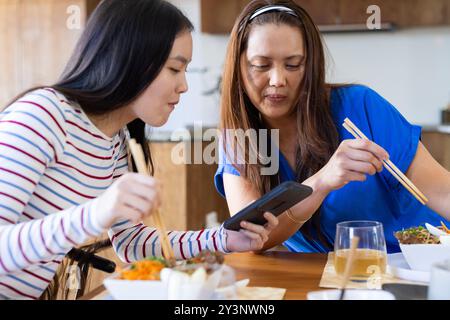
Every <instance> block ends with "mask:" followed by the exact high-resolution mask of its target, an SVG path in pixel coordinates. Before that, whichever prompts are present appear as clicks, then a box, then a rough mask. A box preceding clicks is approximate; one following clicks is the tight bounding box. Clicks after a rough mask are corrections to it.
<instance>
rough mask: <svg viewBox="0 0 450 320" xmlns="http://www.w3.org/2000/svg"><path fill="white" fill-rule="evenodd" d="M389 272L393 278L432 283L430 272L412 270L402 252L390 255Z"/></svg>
mask: <svg viewBox="0 0 450 320" xmlns="http://www.w3.org/2000/svg"><path fill="white" fill-rule="evenodd" d="M387 260H388V261H387V272H388V273H390V274H392V275H393V276H395V277H397V278H399V279H403V280H410V281H418V282H424V283H428V282H430V272H427V271H418V270H412V269H411V268H410V266H409V265H408V262H406V260H405V257H404V256H403V254H402V253H401V252H398V253H392V254H388V258H387Z"/></svg>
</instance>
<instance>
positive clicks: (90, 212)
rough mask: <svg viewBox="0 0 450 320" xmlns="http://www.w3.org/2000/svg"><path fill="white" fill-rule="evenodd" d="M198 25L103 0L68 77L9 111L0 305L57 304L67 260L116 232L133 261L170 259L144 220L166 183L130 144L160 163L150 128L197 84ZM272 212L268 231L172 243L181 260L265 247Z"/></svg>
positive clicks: (172, 236) (4, 122) (0, 223)
mask: <svg viewBox="0 0 450 320" xmlns="http://www.w3.org/2000/svg"><path fill="white" fill-rule="evenodd" d="M191 30H192V24H191V23H190V21H189V20H188V19H187V18H186V17H185V16H184V15H183V14H182V13H181V12H180V11H179V10H178V9H177V8H176V7H174V6H173V5H171V4H170V3H168V2H165V1H160V0H126V1H124V0H104V1H102V2H101V3H100V5H99V6H98V7H97V9H96V10H95V11H94V12H93V14H92V16H91V18H90V19H89V21H88V23H87V26H86V29H85V31H84V32H83V35H82V36H81V39H80V40H79V42H78V44H77V47H76V50H75V52H74V53H73V55H72V57H71V58H70V62H69V64H68V65H67V68H66V69H65V71H64V72H63V74H62V76H61V78H60V80H59V81H58V82H57V83H55V84H54V85H51V86H47V87H41V88H34V89H32V90H29V91H28V92H26V93H25V94H22V95H20V97H18V98H17V99H15V100H14V102H13V103H12V104H10V105H8V106H7V108H6V109H5V110H4V111H3V112H2V113H1V114H0V158H1V161H0V163H1V164H0V298H3V299H39V298H40V297H46V298H52V297H54V296H55V295H54V294H55V293H56V289H57V288H58V286H57V285H55V284H56V283H57V282H54V281H52V279H53V277H54V276H55V273H56V271H57V270H58V268H59V267H60V265H61V261H62V260H63V258H64V257H65V255H66V254H67V253H68V252H69V251H70V250H71V249H72V248H73V247H77V246H80V245H82V244H83V243H85V242H86V241H90V240H92V239H95V238H96V237H98V236H100V235H101V234H103V233H104V232H106V231H108V233H109V236H110V240H111V242H112V244H113V247H114V249H115V250H116V252H117V253H118V255H119V256H120V258H121V259H122V260H123V261H126V262H130V261H133V260H138V259H142V258H144V257H147V256H161V255H162V252H161V245H160V242H159V237H158V234H157V232H155V229H154V228H150V227H147V226H145V225H143V224H142V223H141V222H140V221H141V220H142V219H143V218H145V217H146V216H148V215H150V212H152V210H153V209H155V208H157V207H159V205H160V193H161V190H160V189H161V188H160V183H159V182H158V181H157V180H156V179H154V178H153V177H148V176H143V175H140V174H137V173H129V172H128V167H129V164H128V161H129V160H128V152H127V148H126V141H127V139H128V138H134V139H136V140H137V142H138V143H140V144H141V145H142V146H143V148H144V152H145V157H146V160H147V161H148V163H150V164H151V155H150V150H149V148H148V142H147V139H146V137H145V124H148V125H151V126H161V125H163V124H164V123H165V122H166V121H167V119H168V117H169V115H170V113H171V112H172V111H173V109H174V108H175V105H176V104H177V103H178V101H179V99H180V96H181V95H182V94H183V93H184V92H186V90H187V89H188V87H187V83H186V79H185V72H186V67H187V65H188V63H189V62H190V60H191V55H192V37H191ZM265 217H266V219H267V220H268V223H267V225H266V226H258V225H254V224H251V223H243V224H242V228H243V229H241V230H240V231H239V232H233V231H228V230H225V229H223V227H219V228H213V229H206V230H202V231H188V232H178V231H172V232H170V233H169V240H170V242H171V244H172V246H173V249H174V251H175V255H176V257H177V258H178V259H185V258H189V257H192V256H195V255H197V254H198V253H199V252H200V251H202V250H204V249H206V250H211V251H221V252H230V251H248V250H258V249H260V248H261V247H262V245H263V243H264V242H265V241H266V240H267V237H268V233H269V232H270V230H271V229H273V228H274V226H275V225H276V224H277V219H276V218H275V217H274V216H272V215H270V214H266V215H265ZM107 244H108V241H107V242H106V245H107ZM87 249H88V250H90V249H92V248H87ZM90 251H92V250H90ZM82 270H84V271H86V270H87V269H85V268H84V269H82ZM59 274H62V275H65V270H59ZM55 279H58V277H55Z"/></svg>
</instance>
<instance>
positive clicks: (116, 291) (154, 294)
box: [103, 274, 167, 300]
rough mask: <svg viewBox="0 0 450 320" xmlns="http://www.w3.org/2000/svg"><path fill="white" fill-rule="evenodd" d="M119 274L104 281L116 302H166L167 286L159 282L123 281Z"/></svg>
mask: <svg viewBox="0 0 450 320" xmlns="http://www.w3.org/2000/svg"><path fill="white" fill-rule="evenodd" d="M117 276H118V275H117V274H115V275H113V276H111V277H109V278H106V279H105V280H104V281H103V284H104V285H105V287H106V289H107V290H108V291H109V293H110V294H111V296H112V297H113V298H114V299H115V300H165V299H167V284H166V283H163V282H162V281H157V280H121V279H118V278H117Z"/></svg>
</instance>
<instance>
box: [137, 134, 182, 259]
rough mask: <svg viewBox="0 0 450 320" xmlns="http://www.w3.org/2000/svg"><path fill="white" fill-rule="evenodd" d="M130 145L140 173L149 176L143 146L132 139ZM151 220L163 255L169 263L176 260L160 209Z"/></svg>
mask: <svg viewBox="0 0 450 320" xmlns="http://www.w3.org/2000/svg"><path fill="white" fill-rule="evenodd" d="M128 145H129V147H130V151H131V155H132V156H133V159H134V162H135V164H136V167H137V169H138V172H139V173H141V174H145V175H149V171H148V166H147V163H146V161H145V157H144V151H143V150H142V146H141V145H140V144H138V143H136V140H134V139H130V140H129V142H128ZM150 218H151V219H152V222H153V223H154V225H155V226H156V229H157V230H158V233H159V237H160V242H161V249H162V251H163V255H164V256H165V258H166V259H167V260H169V261H173V260H175V254H174V252H173V248H172V246H171V245H170V242H169V238H168V237H167V229H166V226H165V224H164V220H163V219H162V217H161V213H160V212H159V209H157V210H156V211H155V212H154V213H153V214H152V215H151V217H150Z"/></svg>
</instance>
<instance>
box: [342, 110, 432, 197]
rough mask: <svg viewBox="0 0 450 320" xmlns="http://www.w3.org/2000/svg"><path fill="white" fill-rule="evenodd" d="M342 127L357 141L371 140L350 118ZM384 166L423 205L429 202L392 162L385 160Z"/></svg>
mask: <svg viewBox="0 0 450 320" xmlns="http://www.w3.org/2000/svg"><path fill="white" fill-rule="evenodd" d="M342 126H343V127H344V128H345V129H347V131H348V132H350V134H352V135H353V136H354V137H355V138H356V139H366V140H369V139H368V138H367V137H366V136H365V135H364V133H362V131H361V130H359V129H358V127H357V126H356V125H355V124H354V123H353V122H351V121H350V119H349V118H345V120H344V123H343V124H342ZM383 166H384V167H385V168H386V169H387V170H388V171H389V172H390V173H391V174H392V175H393V176H394V178H396V179H397V180H398V181H399V182H400V183H401V184H402V185H403V186H404V187H405V188H406V189H407V190H408V191H409V192H410V193H411V194H412V195H413V196H414V197H415V198H416V199H417V200H418V201H419V202H420V203H421V204H423V205H425V204H426V203H427V202H428V199H427V197H425V195H424V194H423V193H422V192H420V190H419V189H418V188H417V187H416V186H415V185H414V184H413V183H412V182H411V180H409V179H408V177H407V176H405V175H404V174H403V172H401V171H400V170H399V169H398V168H397V167H396V166H395V164H394V163H392V161H391V160H389V159H388V160H383Z"/></svg>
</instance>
